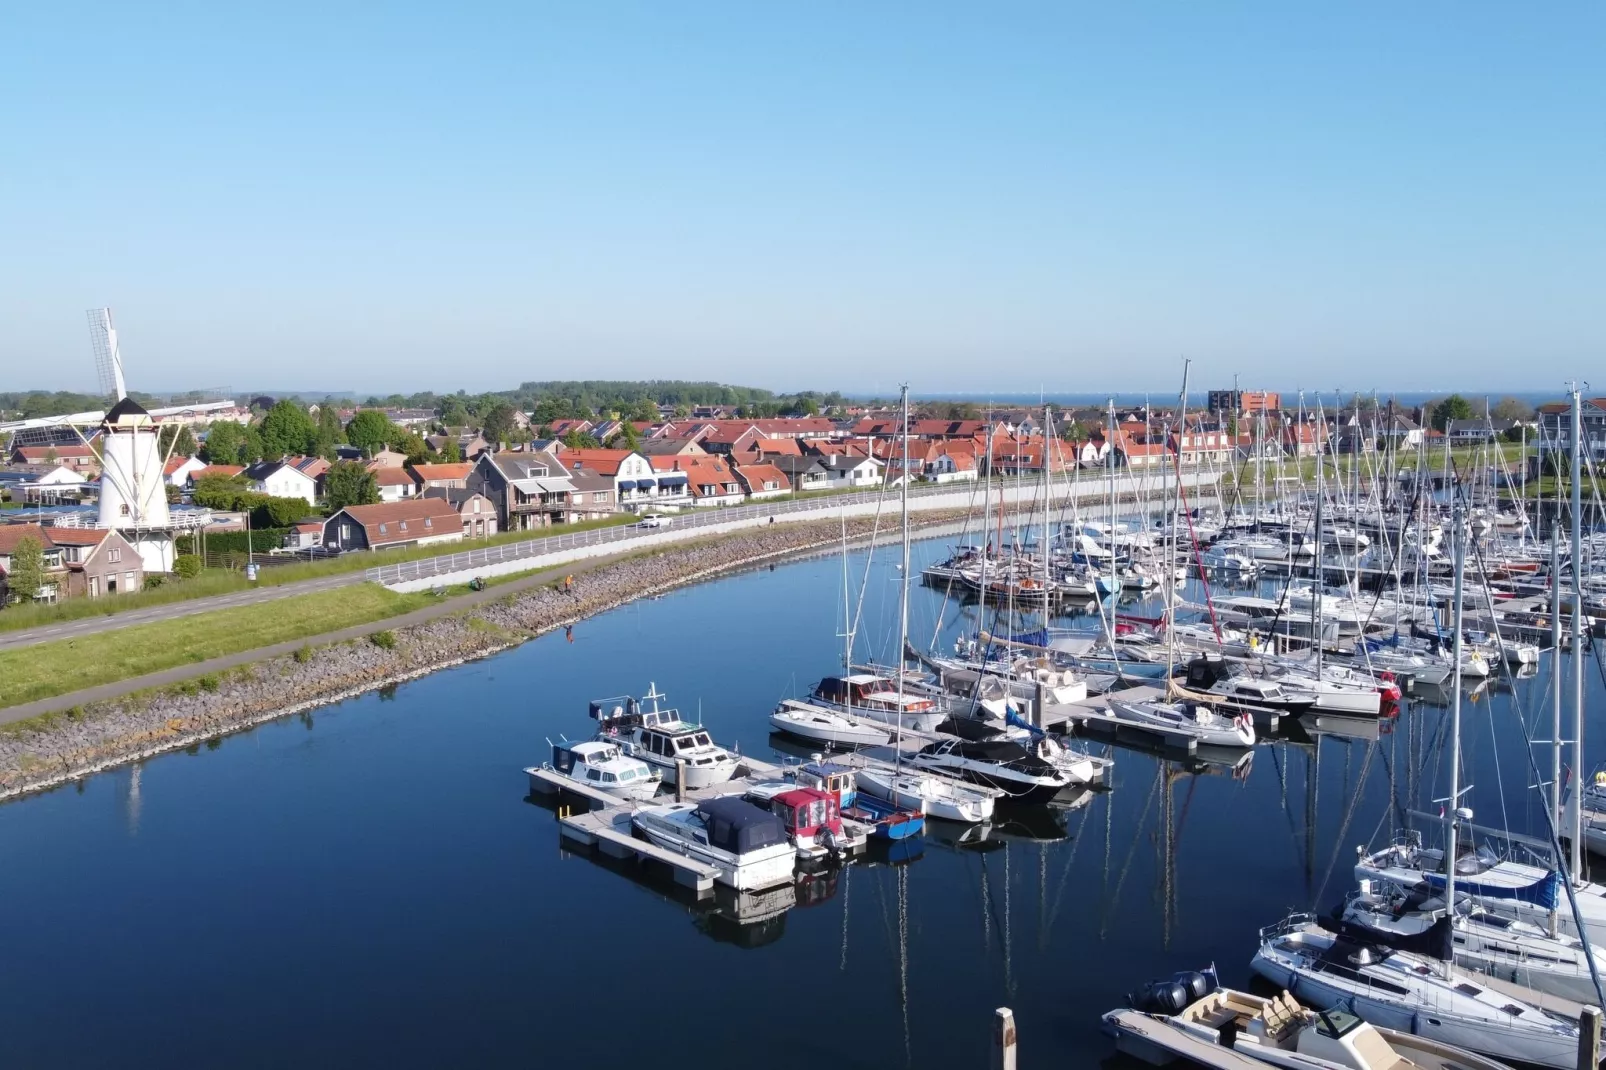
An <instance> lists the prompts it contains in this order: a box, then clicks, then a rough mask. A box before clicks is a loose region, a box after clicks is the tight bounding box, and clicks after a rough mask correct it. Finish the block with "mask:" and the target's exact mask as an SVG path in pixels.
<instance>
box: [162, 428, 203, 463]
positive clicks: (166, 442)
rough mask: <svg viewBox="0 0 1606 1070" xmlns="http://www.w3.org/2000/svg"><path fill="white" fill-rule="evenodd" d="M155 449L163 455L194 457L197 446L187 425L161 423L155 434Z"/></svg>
mask: <svg viewBox="0 0 1606 1070" xmlns="http://www.w3.org/2000/svg"><path fill="white" fill-rule="evenodd" d="M156 449H157V452H159V453H160V454H161V455H162V456H163V457H166V456H169V455H171V456H174V457H194V456H195V451H196V450H197V449H199V447H198V446H196V444H195V436H194V435H193V434H191V432H190V429H189V428H188V427H185V426H184V425H183V424H163V425H162V429H161V431H160V432H158V433H157V435H156Z"/></svg>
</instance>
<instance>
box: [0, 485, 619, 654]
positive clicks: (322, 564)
mask: <svg viewBox="0 0 1606 1070" xmlns="http://www.w3.org/2000/svg"><path fill="white" fill-rule="evenodd" d="M634 521H635V517H632V516H625V515H623V514H621V515H620V516H618V517H609V518H607V519H605V520H587V521H584V522H582V523H579V524H568V525H563V526H560V527H555V528H547V529H545V530H542V531H508V532H502V533H500V534H497V535H493V536H491V537H490V538H488V539H465V540H463V541H462V542H452V543H437V544H435V545H432V546H415V547H411V548H409V549H406V550H395V551H390V550H382V551H379V552H376V553H355V554H344V555H342V556H340V557H333V558H327V559H325V560H322V561H296V562H292V563H289V564H275V565H263V566H262V567H261V568H259V569H258V570H257V586H259V587H276V586H280V585H282V584H286V583H298V582H300V581H303V580H315V579H323V578H327V577H329V576H339V575H345V574H349V573H352V572H360V571H362V570H363V569H368V568H374V567H376V566H379V565H394V564H396V563H397V562H400V561H418V560H423V559H426V558H431V557H437V556H439V555H441V554H453V553H458V552H460V551H462V550H473V549H478V548H479V547H482V546H497V545H500V544H502V543H509V542H528V541H529V540H531V539H539V538H544V537H545V536H547V535H562V534H567V533H571V532H576V531H590V530H592V529H593V528H610V527H617V526H618V525H620V524H628V523H633V522H634ZM256 556H257V559H258V560H262V559H265V558H267V557H268V555H266V554H257V555H256ZM250 586H251V584H249V583H247V582H246V579H245V573H244V572H243V571H234V570H231V569H208V570H207V571H205V572H203V573H202V574H201V575H199V576H197V577H195V578H194V579H191V580H179V579H177V578H176V577H173V576H168V577H166V578H165V580H164V582H163V583H162V585H161V586H160V587H154V588H151V589H150V590H146V591H137V592H135V593H134V594H120V595H116V596H109V597H105V598H73V599H68V600H67V601H64V602H57V603H55V604H54V605H46V604H43V603H36V604H34V605H27V606H10V607H7V608H6V609H4V610H0V632H7V631H17V630H19V629H23V628H37V627H41V626H43V625H46V624H60V623H62V622H63V621H71V620H83V619H84V618H86V617H109V616H112V615H114V614H117V613H127V612H128V611H129V610H131V609H140V608H142V607H145V606H160V605H167V604H169V603H172V602H185V601H188V600H189V599H192V598H206V597H208V596H210V595H219V594H229V593H231V592H234V591H243V590H246V589H247V588H249V587H250Z"/></svg>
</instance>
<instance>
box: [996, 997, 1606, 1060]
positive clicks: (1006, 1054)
mask: <svg viewBox="0 0 1606 1070" xmlns="http://www.w3.org/2000/svg"><path fill="white" fill-rule="evenodd" d="M1595 1035H1596V1036H1599V1035H1600V1034H1599V1032H1598V1031H1597V1032H1596V1034H1595ZM992 1047H993V1059H992V1070H1015V1012H1014V1011H1012V1010H1010V1009H1009V1008H1008V1007H999V1008H998V1009H997V1010H996V1011H994V1012H993V1045H992Z"/></svg>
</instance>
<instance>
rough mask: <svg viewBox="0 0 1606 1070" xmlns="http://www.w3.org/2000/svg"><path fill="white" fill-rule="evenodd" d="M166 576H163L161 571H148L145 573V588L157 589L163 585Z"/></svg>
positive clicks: (148, 589)
mask: <svg viewBox="0 0 1606 1070" xmlns="http://www.w3.org/2000/svg"><path fill="white" fill-rule="evenodd" d="M166 578H167V577H166V576H163V575H162V574H161V573H160V572H147V573H146V574H145V590H147V591H153V590H155V589H156V588H158V587H160V586H161V585H162V581H163V580H165V579H166Z"/></svg>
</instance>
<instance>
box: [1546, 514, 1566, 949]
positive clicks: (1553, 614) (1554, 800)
mask: <svg viewBox="0 0 1606 1070" xmlns="http://www.w3.org/2000/svg"><path fill="white" fill-rule="evenodd" d="M1560 526H1561V488H1560V487H1559V486H1558V487H1557V488H1556V516H1555V520H1554V522H1553V523H1552V524H1551V527H1550V803H1551V807H1550V809H1551V812H1552V813H1553V814H1554V815H1555V820H1554V821H1553V825H1554V826H1555V827H1556V828H1558V829H1559V828H1561V827H1562V820H1563V819H1564V818H1565V817H1566V813H1565V811H1564V810H1563V808H1562V802H1563V800H1562V795H1561V532H1560V531H1558V530H1557V529H1558V528H1559V527H1560ZM1550 918H1551V927H1552V928H1554V927H1555V924H1556V913H1555V911H1551V914H1550Z"/></svg>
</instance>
